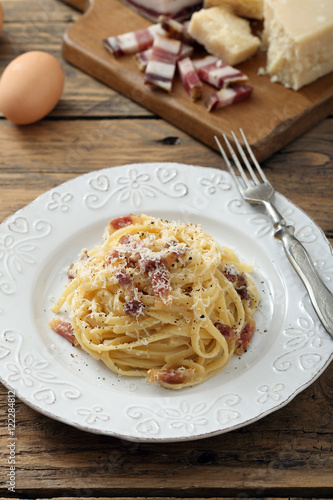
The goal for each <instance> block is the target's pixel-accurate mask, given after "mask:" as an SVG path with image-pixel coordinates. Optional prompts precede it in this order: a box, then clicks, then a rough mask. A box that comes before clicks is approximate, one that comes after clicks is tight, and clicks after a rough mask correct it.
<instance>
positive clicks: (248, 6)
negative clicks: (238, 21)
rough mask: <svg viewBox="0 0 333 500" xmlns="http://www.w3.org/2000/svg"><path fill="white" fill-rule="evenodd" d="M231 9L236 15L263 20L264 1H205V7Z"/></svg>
mask: <svg viewBox="0 0 333 500" xmlns="http://www.w3.org/2000/svg"><path fill="white" fill-rule="evenodd" d="M221 5H222V6H224V7H229V8H230V9H231V10H232V11H233V12H234V13H235V14H237V15H238V16H241V17H248V18H250V19H262V18H263V11H264V0H205V2H204V7H205V9H209V8H210V7H216V6H221Z"/></svg>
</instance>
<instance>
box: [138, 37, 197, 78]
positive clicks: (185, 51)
mask: <svg viewBox="0 0 333 500" xmlns="http://www.w3.org/2000/svg"><path fill="white" fill-rule="evenodd" d="M152 53H153V49H152V48H151V47H150V48H149V49H147V50H143V51H142V52H139V53H138V54H136V56H135V58H136V62H137V65H138V67H139V70H140V71H142V72H144V71H146V68H147V64H148V62H149V59H150V57H151V55H152ZM192 53H193V47H192V46H191V45H188V44H186V43H183V44H182V48H181V51H180V54H179V58H178V60H180V59H182V58H183V57H189V56H191V55H192Z"/></svg>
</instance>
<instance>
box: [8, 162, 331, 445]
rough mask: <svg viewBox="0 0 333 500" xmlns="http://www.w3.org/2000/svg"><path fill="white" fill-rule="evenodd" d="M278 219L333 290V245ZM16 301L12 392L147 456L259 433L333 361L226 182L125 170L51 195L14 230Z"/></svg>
mask: <svg viewBox="0 0 333 500" xmlns="http://www.w3.org/2000/svg"><path fill="white" fill-rule="evenodd" d="M276 204H277V206H278V208H279V209H280V211H281V212H282V214H283V215H284V217H285V218H286V220H287V221H288V222H290V223H292V224H293V225H294V226H295V228H296V233H297V237H298V238H299V239H300V240H301V241H302V243H303V244H304V245H305V246H306V247H307V249H308V251H309V253H310V255H311V256H312V258H313V260H314V262H315V264H316V266H317V268H318V270H319V272H320V273H321V275H322V277H323V279H324V280H325V282H326V283H327V285H328V287H330V288H331V289H332V287H333V257H332V250H331V247H330V245H329V242H328V241H327V240H326V238H325V236H324V235H323V233H322V231H321V230H320V228H319V227H318V226H317V225H316V224H315V223H314V222H313V221H312V220H311V219H310V218H309V217H308V216H307V215H306V214H305V213H304V212H302V211H301V210H300V209H299V208H298V207H296V206H295V205H294V204H292V203H291V202H290V201H289V200H287V199H286V198H284V197H283V196H282V195H280V194H278V193H277V194H276ZM0 294H1V309H0V317H1V320H2V321H1V323H2V327H1V331H0V368H1V370H0V372H1V381H2V382H3V383H4V384H5V385H6V386H7V387H8V388H10V389H11V390H13V391H14V392H15V394H16V395H17V397H19V398H20V399H21V400H22V401H24V402H25V403H26V404H28V405H30V406H32V407H33V408H34V409H36V410H37V411H39V412H41V413H43V414H45V415H48V416H50V417H51V418H54V419H56V420H59V421H62V422H64V423H66V424H69V425H72V426H74V427H77V428H80V429H83V430H85V431H89V432H93V433H100V434H105V435H112V436H115V437H119V438H122V439H127V440H132V441H156V442H159V441H179V440H191V439H199V438H204V437H209V436H213V435H217V434H221V433H224V432H228V431H230V430H233V429H237V428H239V427H242V426H244V425H247V424H249V423H252V422H255V421H256V420H258V419H259V418H262V417H264V416H265V415H268V414H269V413H271V412H272V411H275V410H278V409H279V408H281V407H282V406H284V405H285V404H287V403H288V402H289V401H290V400H291V399H292V398H293V397H294V396H295V395H296V394H298V393H299V392H300V391H301V390H303V389H304V388H305V387H307V386H308V385H310V384H311V383H312V382H313V381H314V380H315V379H316V378H317V377H318V376H320V374H321V373H322V372H323V371H324V370H325V368H326V367H327V366H328V364H329V363H330V361H331V358H332V355H333V345H332V341H331V338H330V337H329V335H328V334H327V333H326V332H325V330H324V328H323V327H322V326H321V324H320V323H319V321H318V319H317V317H316V315H315V313H314V311H313V309H312V306H311V303H310V301H309V299H308V297H307V295H306V291H305V289H304V288H303V285H302V283H301V282H300V280H299V278H298V277H297V275H295V273H294V271H293V270H292V268H291V266H290V264H289V262H288V260H287V259H286V258H285V255H284V252H283V249H282V247H281V244H280V242H279V241H278V240H276V239H274V237H273V227H272V225H271V222H270V221H269V219H268V217H267V216H266V215H265V214H264V213H263V211H261V209H260V208H254V207H251V206H250V205H248V204H246V202H244V201H243V200H241V199H240V196H239V193H238V191H237V188H236V187H235V186H234V184H233V181H232V179H231V178H230V176H229V174H228V173H227V172H225V171H222V170H216V169H211V168H203V167H198V166H192V165H183V164H177V163H147V164H133V165H123V166H120V167H114V168H106V169H104V170H100V171H94V172H91V173H88V174H85V175H83V176H80V177H78V178H76V179H74V180H71V181H69V182H67V183H65V184H62V185H60V186H58V187H56V188H54V189H52V190H50V191H48V192H46V193H44V194H43V195H41V196H40V197H39V198H37V200H35V202H33V203H31V204H30V205H28V206H26V207H25V208H23V209H22V210H20V211H19V212H17V213H15V214H13V215H12V216H11V217H10V218H8V219H7V220H6V221H4V222H3V223H2V224H1V226H0ZM18 309H19V310H20V315H19V317H18V314H17V310H18Z"/></svg>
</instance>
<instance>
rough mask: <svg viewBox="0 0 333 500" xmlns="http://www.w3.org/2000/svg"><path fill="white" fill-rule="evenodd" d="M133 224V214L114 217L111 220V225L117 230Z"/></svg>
mask: <svg viewBox="0 0 333 500" xmlns="http://www.w3.org/2000/svg"><path fill="white" fill-rule="evenodd" d="M131 224H133V217H132V215H125V216H123V217H117V218H116V219H112V220H110V222H109V225H110V226H111V227H112V228H113V229H115V230H117V229H121V228H122V227H126V226H130V225H131Z"/></svg>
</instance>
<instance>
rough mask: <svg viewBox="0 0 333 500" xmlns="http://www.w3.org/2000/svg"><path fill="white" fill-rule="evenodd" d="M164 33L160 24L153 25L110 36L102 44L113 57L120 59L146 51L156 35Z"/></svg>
mask: <svg viewBox="0 0 333 500" xmlns="http://www.w3.org/2000/svg"><path fill="white" fill-rule="evenodd" d="M164 33H165V32H164V30H163V28H162V27H161V25H160V24H153V25H152V26H149V27H148V28H144V29H140V30H136V31H129V32H127V33H122V34H121V35H117V36H110V37H109V38H105V39H104V40H103V44H104V47H105V48H106V49H107V50H108V51H109V52H112V54H113V55H114V56H115V57H120V56H123V55H125V54H136V53H137V52H141V51H142V50H146V49H148V48H149V47H151V46H152V45H153V43H154V39H155V37H156V35H157V34H159V35H163V34H164Z"/></svg>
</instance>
